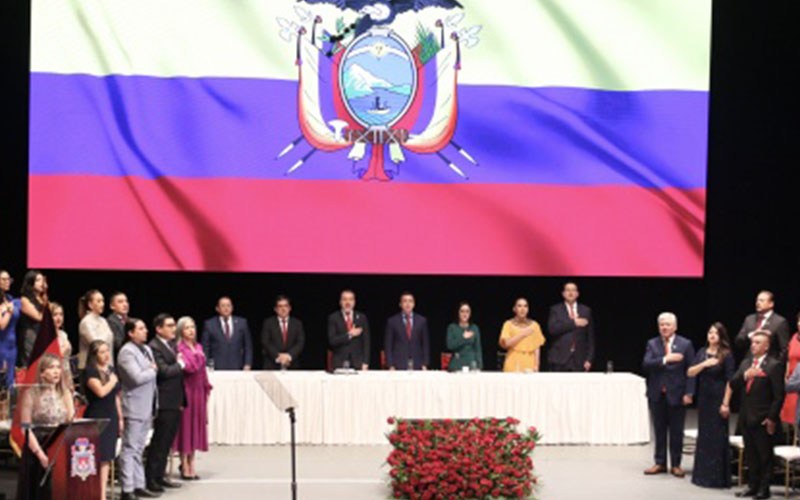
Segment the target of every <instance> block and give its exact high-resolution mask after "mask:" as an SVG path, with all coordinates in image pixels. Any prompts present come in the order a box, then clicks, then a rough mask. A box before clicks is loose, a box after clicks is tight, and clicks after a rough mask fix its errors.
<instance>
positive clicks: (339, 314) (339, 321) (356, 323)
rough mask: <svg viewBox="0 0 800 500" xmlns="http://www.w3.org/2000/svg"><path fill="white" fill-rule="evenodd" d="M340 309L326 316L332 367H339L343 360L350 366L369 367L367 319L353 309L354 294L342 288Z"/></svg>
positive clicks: (354, 303) (356, 367)
mask: <svg viewBox="0 0 800 500" xmlns="http://www.w3.org/2000/svg"><path fill="white" fill-rule="evenodd" d="M339 305H340V306H341V309H340V310H338V311H336V312H335V313H332V314H331V315H330V316H328V343H329V344H330V346H331V349H333V367H334V368H341V367H343V366H344V363H345V361H346V362H347V363H348V364H349V366H350V368H355V369H359V368H360V369H361V370H366V369H367V368H369V321H367V316H366V315H365V314H364V313H362V312H359V311H356V310H355V307H356V294H355V292H353V291H352V290H344V291H342V293H341V295H340V296H339Z"/></svg>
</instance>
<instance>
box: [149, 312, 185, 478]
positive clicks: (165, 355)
mask: <svg viewBox="0 0 800 500" xmlns="http://www.w3.org/2000/svg"><path fill="white" fill-rule="evenodd" d="M153 326H154V328H155V329H156V336H155V337H154V338H153V340H151V341H150V343H149V344H148V345H149V346H150V350H151V351H153V357H154V358H155V360H156V366H157V367H158V379H157V380H158V413H157V414H156V419H155V422H153V429H154V431H153V438H152V439H151V441H150V448H148V452H147V489H148V490H150V491H155V492H162V491H164V488H179V487H180V486H181V485H180V484H179V483H173V482H172V481H170V480H169V479H167V478H166V477H164V473H165V471H166V469H167V458H169V450H170V448H171V447H172V443H173V442H174V441H175V435H176V434H177V433H178V427H179V426H180V425H181V412H182V411H183V408H184V406H185V405H186V394H185V393H184V390H183V369H184V368H185V367H186V363H185V362H184V361H183V355H182V354H181V353H179V352H178V351H177V350H176V346H175V327H176V325H175V319H173V317H172V316H170V315H169V314H164V313H161V314H159V315H158V316H156V318H155V319H154V320H153Z"/></svg>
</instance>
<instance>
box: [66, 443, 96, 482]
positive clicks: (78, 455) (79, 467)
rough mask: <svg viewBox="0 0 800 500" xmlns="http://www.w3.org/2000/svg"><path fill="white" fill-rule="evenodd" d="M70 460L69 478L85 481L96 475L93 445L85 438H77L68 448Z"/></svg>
mask: <svg viewBox="0 0 800 500" xmlns="http://www.w3.org/2000/svg"><path fill="white" fill-rule="evenodd" d="M70 451H71V455H72V459H71V464H72V467H71V468H70V469H71V470H70V477H76V476H77V477H79V478H81V480H82V481H86V479H87V478H88V477H89V476H94V475H95V474H97V466H96V465H95V458H94V445H93V444H92V443H90V442H89V440H88V439H87V438H78V439H76V440H75V444H73V445H72V446H71V447H70Z"/></svg>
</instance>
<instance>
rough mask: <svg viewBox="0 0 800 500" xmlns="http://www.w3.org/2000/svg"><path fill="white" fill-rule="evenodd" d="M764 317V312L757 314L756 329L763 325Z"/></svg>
mask: <svg viewBox="0 0 800 500" xmlns="http://www.w3.org/2000/svg"><path fill="white" fill-rule="evenodd" d="M765 317H766V316H764V314H759V315H758V323H756V330H761V328H762V327H763V326H764V318H765Z"/></svg>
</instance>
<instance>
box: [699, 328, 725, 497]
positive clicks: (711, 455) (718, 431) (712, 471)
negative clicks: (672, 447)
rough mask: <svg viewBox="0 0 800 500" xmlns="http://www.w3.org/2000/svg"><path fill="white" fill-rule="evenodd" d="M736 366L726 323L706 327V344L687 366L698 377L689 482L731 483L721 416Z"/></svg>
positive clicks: (718, 485)
mask: <svg viewBox="0 0 800 500" xmlns="http://www.w3.org/2000/svg"><path fill="white" fill-rule="evenodd" d="M735 369H736V366H735V363H734V361H733V355H732V354H731V348H730V340H729V339H728V331H727V330H726V329H725V325H723V324H722V323H720V322H717V323H714V324H713V325H711V328H709V329H708V345H706V346H705V347H703V348H702V349H700V350H699V351H698V352H697V356H696V357H695V360H694V364H693V365H692V367H691V368H689V370H688V374H689V376H690V377H697V410H698V411H697V448H696V449H695V454H694V469H693V470H692V482H693V483H694V484H696V485H698V486H704V487H706V488H730V487H731V471H730V461H731V456H730V454H731V451H730V444H729V442H728V435H729V431H728V419H727V418H722V416H720V412H719V410H720V406H721V405H722V398H723V397H724V395H725V385H726V384H727V383H728V380H730V378H731V377H732V376H733V373H734V371H735Z"/></svg>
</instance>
